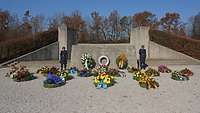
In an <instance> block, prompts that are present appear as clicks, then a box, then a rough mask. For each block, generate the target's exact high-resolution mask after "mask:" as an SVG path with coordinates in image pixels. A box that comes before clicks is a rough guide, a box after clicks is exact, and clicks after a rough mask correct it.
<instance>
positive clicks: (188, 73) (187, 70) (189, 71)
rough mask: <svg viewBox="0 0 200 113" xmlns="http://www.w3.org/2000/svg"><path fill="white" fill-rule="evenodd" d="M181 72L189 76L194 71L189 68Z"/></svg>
mask: <svg viewBox="0 0 200 113" xmlns="http://www.w3.org/2000/svg"><path fill="white" fill-rule="evenodd" d="M180 74H181V75H184V76H188V77H189V76H193V72H192V71H191V70H190V69H187V68H185V69H183V70H181V71H180Z"/></svg>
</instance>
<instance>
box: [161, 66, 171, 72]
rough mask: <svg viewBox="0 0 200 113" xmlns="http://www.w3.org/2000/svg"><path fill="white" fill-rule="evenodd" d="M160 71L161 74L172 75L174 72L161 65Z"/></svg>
mask: <svg viewBox="0 0 200 113" xmlns="http://www.w3.org/2000/svg"><path fill="white" fill-rule="evenodd" d="M158 71H159V72H161V73H171V72H172V70H171V69H169V68H168V67H167V66H165V65H159V66H158Z"/></svg>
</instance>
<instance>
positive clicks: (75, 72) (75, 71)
mask: <svg viewBox="0 0 200 113" xmlns="http://www.w3.org/2000/svg"><path fill="white" fill-rule="evenodd" d="M68 72H69V73H68V74H69V75H70V76H73V77H75V76H78V75H79V70H78V68H77V67H71V68H70V69H69V70H68Z"/></svg>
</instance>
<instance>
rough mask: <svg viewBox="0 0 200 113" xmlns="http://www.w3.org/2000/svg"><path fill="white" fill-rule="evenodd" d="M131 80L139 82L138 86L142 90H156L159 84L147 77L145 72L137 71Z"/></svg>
mask: <svg viewBox="0 0 200 113" xmlns="http://www.w3.org/2000/svg"><path fill="white" fill-rule="evenodd" d="M133 79H134V80H136V81H138V82H139V85H140V86H141V87H143V88H146V89H150V88H154V89H155V88H157V87H159V83H158V82H156V81H155V79H154V78H153V77H152V76H149V75H147V74H146V73H145V72H141V71H137V72H135V73H134V75H133Z"/></svg>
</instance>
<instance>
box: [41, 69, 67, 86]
mask: <svg viewBox="0 0 200 113" xmlns="http://www.w3.org/2000/svg"><path fill="white" fill-rule="evenodd" d="M62 74H66V73H62ZM64 76H67V75H60V76H57V75H54V74H53V73H51V72H49V73H48V74H47V78H46V80H45V81H44V82H43V86H44V87H45V88H55V87H60V86H63V85H65V83H66V81H65V77H64Z"/></svg>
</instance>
